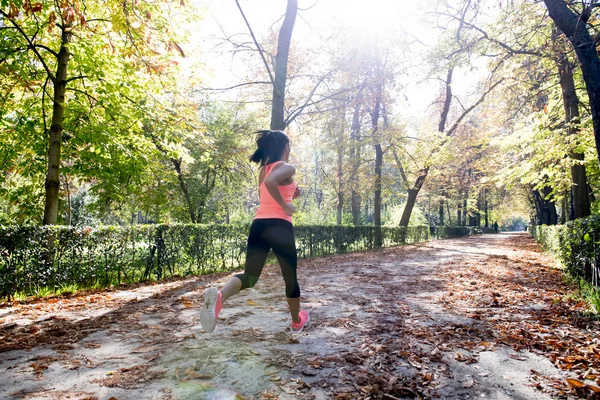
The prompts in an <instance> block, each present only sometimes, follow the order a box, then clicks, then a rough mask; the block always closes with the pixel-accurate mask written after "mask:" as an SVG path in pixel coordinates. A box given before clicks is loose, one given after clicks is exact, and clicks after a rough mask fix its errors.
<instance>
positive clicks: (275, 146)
mask: <svg viewBox="0 0 600 400" xmlns="http://www.w3.org/2000/svg"><path fill="white" fill-rule="evenodd" d="M257 133H258V137H257V139H256V145H257V149H256V151H255V152H254V154H252V156H251V157H250V161H252V162H255V163H258V164H260V166H261V169H260V173H259V179H258V181H259V182H258V185H259V186H258V192H259V197H260V205H259V207H258V210H257V211H256V216H255V217H254V220H253V221H252V225H251V226H250V233H249V235H248V249H247V252H246V267H245V269H244V273H243V274H237V275H235V276H234V277H232V278H231V279H230V280H229V281H228V282H227V283H226V284H225V286H223V287H222V288H221V290H217V288H215V287H211V288H208V289H206V291H205V292H204V306H203V308H202V312H201V313H200V323H201V324H202V327H203V328H204V330H205V331H206V332H212V331H213V330H214V329H215V326H216V324H217V318H218V317H219V312H220V311H221V307H222V305H223V302H225V301H226V300H227V299H228V298H230V297H231V296H233V295H234V294H236V293H238V292H239V291H240V290H243V289H247V288H251V287H254V285H255V284H256V282H257V281H258V278H259V277H260V274H261V272H262V269H263V267H264V266H265V262H266V260H267V255H268V254H269V250H270V249H273V253H275V256H276V257H277V261H279V266H280V267H281V273H282V275H283V279H284V281H285V295H286V299H287V303H288V306H289V309H290V314H291V317H292V324H291V331H292V333H301V332H302V329H303V328H304V327H306V326H308V324H309V323H310V317H309V315H308V312H307V311H306V310H302V311H300V286H299V285H298V279H297V276H296V269H297V264H298V257H297V254H296V241H295V239H294V228H293V226H292V214H294V212H295V211H296V208H295V207H294V206H293V205H292V200H293V199H295V198H296V197H298V196H299V195H300V190H299V189H298V186H297V185H296V183H295V182H294V174H295V173H296V168H295V167H294V166H293V165H291V164H288V163H287V162H288V160H289V156H290V140H289V139H288V137H287V135H286V134H285V133H283V132H282V131H271V130H263V131H259V132H257Z"/></svg>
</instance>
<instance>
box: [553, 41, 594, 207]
mask: <svg viewBox="0 0 600 400" xmlns="http://www.w3.org/2000/svg"><path fill="white" fill-rule="evenodd" d="M553 36H554V35H553ZM556 66H557V68H558V75H559V82H560V87H561V90H562V98H563V107H564V110H565V121H566V123H567V134H568V135H577V134H579V132H580V119H579V99H578V98H577V92H576V91H575V80H574V79H573V65H572V64H571V63H570V62H569V59H568V55H567V54H566V52H562V54H561V57H560V59H559V60H557V61H556ZM569 156H570V157H571V158H572V159H573V160H576V161H575V163H573V165H572V166H571V180H572V183H571V191H572V192H573V209H574V213H575V218H582V217H587V216H588V215H590V213H591V209H590V196H589V193H588V190H587V175H586V172H585V165H583V162H582V161H583V159H584V155H583V153H581V152H574V151H573V152H571V153H570V154H569Z"/></svg>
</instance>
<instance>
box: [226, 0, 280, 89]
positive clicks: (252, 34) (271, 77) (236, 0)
mask: <svg viewBox="0 0 600 400" xmlns="http://www.w3.org/2000/svg"><path fill="white" fill-rule="evenodd" d="M235 4H237V7H238V9H239V10H240V13H241V14H242V18H244V22H246V26H247V27H248V30H249V31H250V35H251V36H252V40H254V44H255V45H256V48H257V49H258V52H259V53H260V57H261V58H262V60H263V62H264V63H265V68H266V69H267V72H268V73H269V78H270V79H271V83H272V84H273V85H274V84H275V79H273V73H272V72H271V68H269V64H268V63H267V59H266V58H265V55H264V54H263V50H262V48H261V47H260V45H259V44H258V40H256V36H254V32H253V31H252V27H251V26H250V23H249V22H248V19H246V15H245V14H244V11H243V10H242V6H240V2H239V0H235Z"/></svg>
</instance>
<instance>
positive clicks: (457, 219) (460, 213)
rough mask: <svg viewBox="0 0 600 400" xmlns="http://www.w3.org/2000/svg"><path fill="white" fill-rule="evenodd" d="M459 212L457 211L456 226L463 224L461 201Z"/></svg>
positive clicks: (458, 207)
mask: <svg viewBox="0 0 600 400" xmlns="http://www.w3.org/2000/svg"><path fill="white" fill-rule="evenodd" d="M457 210H458V211H456V221H457V223H456V225H458V226H460V225H461V222H462V204H460V200H459V201H458V206H457Z"/></svg>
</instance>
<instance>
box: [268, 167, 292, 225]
mask: <svg viewBox="0 0 600 400" xmlns="http://www.w3.org/2000/svg"><path fill="white" fill-rule="evenodd" d="M295 173H296V168H295V167H294V166H293V165H291V164H282V165H281V166H275V167H274V168H273V171H271V173H270V174H269V175H268V176H267V177H266V178H265V187H266V188H267V190H268V191H269V194H270V195H271V196H273V199H275V201H276V202H277V204H279V205H280V206H281V208H283V210H284V211H285V212H286V214H288V215H292V214H293V213H294V211H296V209H295V207H294V206H293V205H292V204H291V203H286V202H285V200H283V197H282V196H281V192H280V191H279V185H280V184H281V183H284V182H285V181H286V180H290V179H291V178H292V177H293V176H294V174H295Z"/></svg>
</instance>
